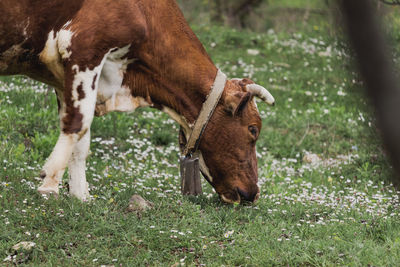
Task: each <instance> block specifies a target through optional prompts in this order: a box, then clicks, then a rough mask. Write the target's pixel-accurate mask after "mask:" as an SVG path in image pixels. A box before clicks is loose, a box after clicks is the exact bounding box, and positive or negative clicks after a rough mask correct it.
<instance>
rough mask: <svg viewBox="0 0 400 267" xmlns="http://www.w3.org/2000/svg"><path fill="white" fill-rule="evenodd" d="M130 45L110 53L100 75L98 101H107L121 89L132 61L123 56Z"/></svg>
mask: <svg viewBox="0 0 400 267" xmlns="http://www.w3.org/2000/svg"><path fill="white" fill-rule="evenodd" d="M129 47H130V45H129V46H125V47H123V48H120V49H117V50H115V49H113V50H114V51H113V52H111V53H110V54H109V55H108V57H107V59H106V61H105V63H104V67H103V69H102V71H101V76H100V77H99V78H100V80H99V92H98V102H105V101H107V100H108V99H110V98H111V97H112V96H113V95H116V94H117V93H118V91H119V90H121V86H122V81H123V79H124V74H125V72H126V68H127V67H128V65H129V64H130V63H131V62H132V60H128V59H127V58H123V57H124V56H125V55H126V54H127V53H128V52H129Z"/></svg>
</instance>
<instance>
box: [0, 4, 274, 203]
mask: <svg viewBox="0 0 400 267" xmlns="http://www.w3.org/2000/svg"><path fill="white" fill-rule="evenodd" d="M216 73H217V68H216V67H215V65H214V64H213V62H212V61H211V59H210V57H209V56H208V55H207V53H206V51H205V50H204V48H203V46H202V45H201V43H200V42H199V40H198V39H197V38H196V36H195V35H194V33H193V32H192V30H191V29H190V27H189V26H188V25H187V23H186V21H185V19H184V17H183V15H182V13H181V12H180V10H179V8H178V6H177V4H176V3H175V1H173V0H157V1H153V0H68V1H64V0H19V1H14V0H0V74H1V75H12V74H24V75H27V76H30V77H32V78H33V79H36V80H39V81H42V82H44V83H47V84H50V85H52V86H54V87H55V88H56V90H55V91H56V94H57V98H58V102H59V117H60V125H61V132H60V136H59V138H58V141H57V144H56V145H55V147H54V150H53V152H52V153H51V155H50V156H49V158H48V160H47V162H46V163H45V165H44V167H43V171H42V172H41V174H40V175H41V177H42V178H43V182H42V185H41V186H40V187H39V188H38V191H39V192H40V193H43V194H50V193H53V194H58V190H59V189H58V187H59V183H60V180H61V178H62V176H63V173H64V171H65V168H66V167H67V166H68V169H69V177H70V180H69V188H70V193H71V195H73V196H75V197H77V198H79V199H81V200H85V199H88V197H89V192H88V185H87V182H86V177H85V160H86V157H87V154H88V150H89V143H90V125H91V123H92V119H93V116H94V115H95V114H97V115H103V114H105V113H107V112H110V111H133V110H135V109H136V108H138V107H142V106H151V107H154V108H157V109H160V110H162V111H164V112H166V113H168V114H169V115H170V116H171V117H172V118H173V119H175V120H176V121H177V122H178V123H179V124H180V125H181V126H182V128H183V129H184V132H185V135H186V136H187V135H189V134H190V131H191V126H192V125H193V123H194V122H195V120H196V118H197V116H198V114H199V112H200V109H201V107H202V103H203V102H204V101H205V99H206V97H207V95H208V93H209V92H210V87H211V86H212V84H213V82H214V79H215V77H216ZM253 96H259V97H261V98H263V99H264V100H266V101H267V102H269V103H270V104H273V102H274V99H273V97H272V96H271V95H270V94H269V93H268V92H267V90H266V89H265V88H263V87H261V86H259V85H256V84H254V83H253V82H252V81H251V80H248V79H243V80H242V79H233V80H230V81H228V82H227V83H226V86H225V88H224V92H223V95H222V97H221V100H220V101H219V103H218V106H217V108H216V110H215V112H214V114H213V116H212V117H211V120H210V121H209V123H208V126H207V129H206V130H205V132H204V134H203V137H202V139H201V143H200V147H199V150H200V152H201V157H200V162H201V170H202V172H203V174H205V176H207V178H208V180H209V181H210V183H211V184H212V186H213V187H214V188H215V190H216V191H217V192H218V194H219V195H220V196H221V198H222V200H223V201H226V202H230V203H232V202H240V201H241V199H245V200H249V201H254V200H256V199H257V198H258V196H259V187H258V185H257V179H258V177H257V159H256V150H255V143H256V140H257V138H258V135H259V133H260V130H261V119H260V116H259V113H258V111H257V108H256V105H255V102H254V101H253Z"/></svg>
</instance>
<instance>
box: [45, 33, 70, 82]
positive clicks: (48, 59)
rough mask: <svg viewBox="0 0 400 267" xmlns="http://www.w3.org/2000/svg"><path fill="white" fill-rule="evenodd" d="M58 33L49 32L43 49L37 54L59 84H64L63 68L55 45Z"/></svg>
mask: <svg viewBox="0 0 400 267" xmlns="http://www.w3.org/2000/svg"><path fill="white" fill-rule="evenodd" d="M57 39H58V33H56V34H54V31H53V30H52V31H51V32H49V34H48V37H47V41H46V44H45V46H44V49H43V50H42V52H40V54H39V59H40V61H42V62H43V63H44V64H45V65H46V66H47V68H48V69H49V70H50V71H51V72H52V73H53V75H54V76H55V77H56V79H57V80H58V82H59V83H60V84H63V83H64V67H63V65H62V63H61V56H60V53H59V51H58V45H57Z"/></svg>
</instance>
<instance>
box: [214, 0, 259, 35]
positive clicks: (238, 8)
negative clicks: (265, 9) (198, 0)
mask: <svg viewBox="0 0 400 267" xmlns="http://www.w3.org/2000/svg"><path fill="white" fill-rule="evenodd" d="M263 1H265V0H230V1H223V0H215V1H213V5H211V7H212V8H214V10H215V12H212V14H213V15H212V20H213V21H214V22H217V23H224V24H227V25H228V26H230V27H235V28H240V29H241V28H245V27H246V26H248V25H246V20H247V18H248V16H250V15H251V14H253V11H254V9H256V8H257V7H259V6H260V4H262V3H263Z"/></svg>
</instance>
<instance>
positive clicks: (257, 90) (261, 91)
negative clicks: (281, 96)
mask: <svg viewBox="0 0 400 267" xmlns="http://www.w3.org/2000/svg"><path fill="white" fill-rule="evenodd" d="M246 90H247V91H248V92H250V93H252V94H253V95H255V96H258V97H259V98H260V99H261V100H263V101H265V102H266V103H267V104H270V105H274V104H275V98H274V97H273V96H272V95H271V93H270V92H268V90H267V89H265V88H264V87H262V86H261V85H258V84H248V85H246Z"/></svg>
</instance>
